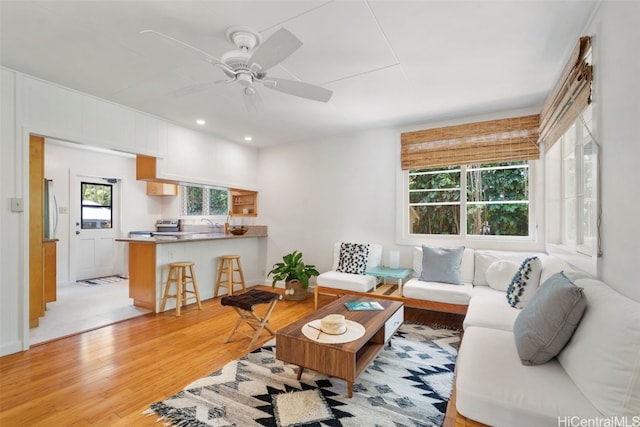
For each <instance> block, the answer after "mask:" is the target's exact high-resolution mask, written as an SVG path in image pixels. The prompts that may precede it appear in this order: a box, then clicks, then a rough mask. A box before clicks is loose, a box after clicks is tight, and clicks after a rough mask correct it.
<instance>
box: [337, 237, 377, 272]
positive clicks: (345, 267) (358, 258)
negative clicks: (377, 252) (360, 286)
mask: <svg viewBox="0 0 640 427" xmlns="http://www.w3.org/2000/svg"><path fill="white" fill-rule="evenodd" d="M368 258H369V245H366V244H365V245H363V244H360V243H342V244H341V245H340V259H339V261H338V268H337V269H336V271H338V272H340V273H351V274H364V270H365V269H366V268H367V259H368Z"/></svg>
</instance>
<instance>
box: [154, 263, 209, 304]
mask: <svg viewBox="0 0 640 427" xmlns="http://www.w3.org/2000/svg"><path fill="white" fill-rule="evenodd" d="M193 266H194V263H193V262H191V261H185V262H174V263H171V264H169V274H168V276H167V284H166V285H165V287H164V296H163V297H162V305H161V306H160V312H163V311H164V307H165V305H166V304H167V299H169V298H175V299H176V316H180V309H181V307H182V306H183V305H185V306H186V305H187V300H188V299H195V300H196V302H197V303H198V310H201V309H202V304H200V293H199V292H198V283H197V282H196V275H195V273H194V272H193ZM187 268H189V274H187ZM172 283H175V284H176V293H175V294H171V293H169V291H170V288H171V284H172ZM188 283H191V285H192V287H193V290H192V291H190V290H188V289H187V284H188ZM188 294H193V296H189V295H188Z"/></svg>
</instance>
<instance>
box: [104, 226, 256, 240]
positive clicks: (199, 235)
mask: <svg viewBox="0 0 640 427" xmlns="http://www.w3.org/2000/svg"><path fill="white" fill-rule="evenodd" d="M247 228H248V229H249V230H248V231H247V232H246V233H245V234H242V235H234V234H231V233H227V234H225V233H217V232H213V233H212V232H206V231H177V232H174V233H171V232H167V233H164V234H163V235H159V236H158V235H156V236H153V237H122V238H119V239H116V242H136V243H147V244H149V243H152V244H159V243H183V242H194V241H200V240H223V239H247V238H250V237H267V226H266V225H249V226H247Z"/></svg>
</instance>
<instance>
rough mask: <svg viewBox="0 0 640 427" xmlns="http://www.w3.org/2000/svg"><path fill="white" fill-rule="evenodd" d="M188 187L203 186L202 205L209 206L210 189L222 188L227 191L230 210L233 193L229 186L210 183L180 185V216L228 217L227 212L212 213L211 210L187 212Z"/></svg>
mask: <svg viewBox="0 0 640 427" xmlns="http://www.w3.org/2000/svg"><path fill="white" fill-rule="evenodd" d="M186 187H198V188H202V189H203V192H202V206H207V207H208V206H209V190H222V191H226V192H227V211H229V201H230V200H231V193H230V191H229V189H228V188H223V187H213V186H209V185H180V187H179V188H180V216H181V217H213V218H226V217H227V215H225V214H210V213H209V212H203V213H201V214H188V213H187V192H186V191H185V190H186Z"/></svg>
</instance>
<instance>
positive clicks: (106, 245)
mask: <svg viewBox="0 0 640 427" xmlns="http://www.w3.org/2000/svg"><path fill="white" fill-rule="evenodd" d="M120 191H121V189H120V180H118V179H115V178H97V177H90V176H84V175H76V177H75V183H74V184H73V191H72V194H71V200H70V205H71V211H72V213H73V218H74V231H73V232H72V236H71V246H70V261H71V266H72V268H71V269H70V273H71V275H72V280H73V278H74V277H75V281H78V280H84V279H92V278H97V277H105V276H111V275H115V274H119V273H121V272H120V271H118V270H119V265H118V258H117V257H118V250H117V247H116V241H115V239H116V237H117V236H118V235H119V232H118V231H117V230H119V229H120V206H119V203H118V201H119V194H120Z"/></svg>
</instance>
